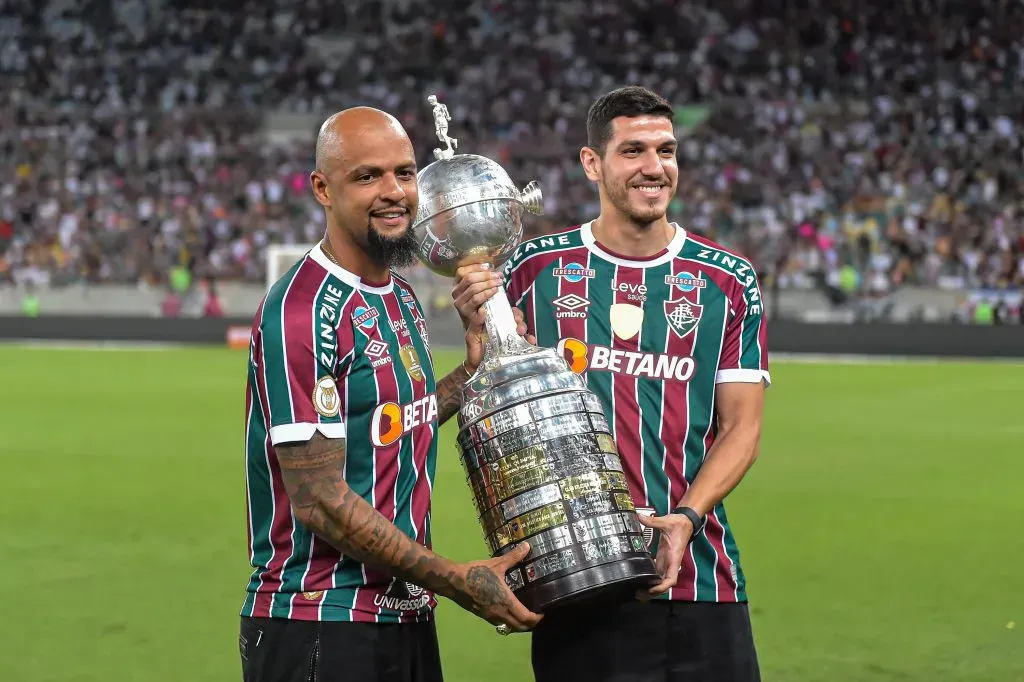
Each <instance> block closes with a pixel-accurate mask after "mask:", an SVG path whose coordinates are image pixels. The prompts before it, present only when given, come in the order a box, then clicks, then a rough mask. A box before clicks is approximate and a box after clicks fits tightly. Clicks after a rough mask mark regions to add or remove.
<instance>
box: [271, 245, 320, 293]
mask: <svg viewBox="0 0 1024 682" xmlns="http://www.w3.org/2000/svg"><path fill="white" fill-rule="evenodd" d="M314 246H315V244H270V245H268V246H267V281H266V288H267V290H268V291H269V290H270V287H272V286H273V285H274V282H276V281H277V280H279V279H281V277H282V276H284V273H286V272H288V269H289V268H291V267H292V266H293V265H295V264H296V263H298V262H299V261H300V260H302V257H303V256H305V255H306V254H307V253H309V250H310V249H312V248H313V247H314Z"/></svg>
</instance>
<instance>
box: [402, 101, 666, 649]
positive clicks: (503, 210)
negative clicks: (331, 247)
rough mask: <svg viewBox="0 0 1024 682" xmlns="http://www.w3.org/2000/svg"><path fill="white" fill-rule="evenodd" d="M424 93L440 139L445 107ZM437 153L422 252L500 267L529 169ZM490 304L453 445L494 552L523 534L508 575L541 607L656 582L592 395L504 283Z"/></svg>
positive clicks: (451, 262)
mask: <svg viewBox="0 0 1024 682" xmlns="http://www.w3.org/2000/svg"><path fill="white" fill-rule="evenodd" d="M427 101H428V102H430V104H431V105H432V106H433V107H434V110H433V111H434V116H435V121H436V125H437V131H438V137H439V138H440V139H441V141H442V142H447V141H448V140H450V139H451V138H448V137H447V133H446V132H445V131H446V130H447V123H448V115H447V108H445V107H444V105H443V104H440V103H437V98H436V97H435V96H433V95H431V96H430V98H428V100H427ZM439 112H443V115H442V114H439ZM442 120H443V122H444V125H443V127H442V125H441V121H442ZM435 155H436V156H437V160H436V161H434V162H433V163H431V164H430V165H429V166H427V167H426V168H424V169H423V170H421V171H420V172H419V176H418V179H419V187H420V199H419V207H418V210H417V214H416V220H415V222H414V223H413V228H412V229H413V232H414V234H415V236H416V239H417V240H418V242H419V250H418V254H419V257H420V260H422V262H423V263H424V264H425V265H426V266H427V267H428V268H429V269H430V270H432V271H433V272H435V273H437V274H440V275H442V276H445V277H453V276H454V274H455V270H456V269H457V268H458V267H459V266H461V265H463V264H467V263H486V264H488V265H489V266H491V267H495V268H497V267H502V266H503V265H504V263H505V262H506V261H507V260H508V259H509V258H511V256H512V254H513V252H514V251H515V249H516V248H517V247H518V246H519V243H520V241H521V239H522V234H523V225H522V216H523V214H524V211H529V212H530V213H534V214H539V213H540V212H541V205H542V204H541V192H540V189H539V188H538V186H537V183H535V182H531V183H529V184H528V185H527V186H526V187H525V188H524V189H523V190H522V191H520V190H519V189H517V188H516V186H515V185H514V184H513V182H512V180H511V178H510V177H509V175H508V174H507V173H506V172H505V170H504V169H503V168H502V167H501V166H500V165H498V164H497V163H495V162H494V161H492V160H491V159H488V158H485V157H482V156H478V155H475V154H454V153H453V152H452V151H451V145H449V149H448V150H447V151H444V152H442V151H441V150H435ZM484 313H485V320H486V326H487V342H486V346H485V352H484V359H483V362H481V363H480V367H479V368H478V369H477V371H476V373H475V374H474V375H473V376H472V377H470V379H469V381H467V382H466V385H465V386H464V387H463V402H462V408H461V410H460V411H459V415H458V424H459V434H458V446H459V450H460V453H461V459H462V464H463V467H464V469H465V472H466V475H467V477H468V482H469V486H470V488H471V489H472V491H473V498H474V501H475V503H476V509H477V512H478V513H479V515H480V517H479V520H480V525H481V527H482V529H483V533H484V538H485V540H486V542H487V544H488V546H489V547H490V550H491V552H492V556H498V555H503V554H505V553H507V552H509V551H511V550H512V548H513V547H515V546H516V544H517V543H519V542H521V541H524V540H525V541H528V542H529V544H530V553H529V554H528V555H527V557H526V559H524V560H523V561H522V562H520V563H519V564H517V565H516V566H515V567H513V569H512V570H510V571H509V572H508V573H507V574H506V576H505V581H506V583H507V584H508V585H509V587H510V588H511V589H512V591H513V592H514V593H515V594H516V596H517V598H518V599H519V600H520V601H521V602H522V603H523V604H524V605H525V606H526V607H527V608H529V609H531V610H533V611H535V612H538V613H539V612H543V611H545V610H549V609H551V608H554V607H557V606H558V605H560V604H564V603H567V602H569V601H576V600H581V599H592V598H595V597H597V596H598V595H599V594H600V593H605V592H609V591H622V592H623V593H628V594H632V593H633V592H634V591H635V590H636V589H638V588H642V587H647V586H649V585H652V584H655V583H657V582H658V581H659V578H658V573H657V570H656V569H655V566H654V560H653V558H652V557H651V554H650V552H649V551H648V549H647V545H646V543H645V542H644V538H643V527H642V526H641V525H640V523H639V521H638V520H637V515H636V510H635V508H634V506H633V502H632V500H631V498H630V494H629V490H628V488H627V485H626V479H625V476H624V474H623V472H622V464H621V461H620V459H619V455H618V451H617V449H616V447H615V442H614V441H613V439H612V435H611V431H610V429H609V426H608V422H607V419H606V417H605V415H604V412H603V410H602V407H601V403H600V401H599V400H598V398H597V396H596V395H594V394H593V393H591V392H590V390H589V389H588V388H587V384H586V381H585V379H584V378H583V377H582V376H581V375H578V374H576V373H575V372H573V371H572V370H571V369H570V367H569V365H568V363H567V362H566V361H565V360H564V359H563V358H562V357H561V356H560V355H559V354H558V353H557V352H556V351H555V350H554V349H551V348H537V347H534V346H531V345H530V344H529V343H527V342H526V340H525V339H523V338H522V337H521V336H519V334H518V333H517V332H516V322H515V318H514V317H513V315H512V307H511V305H510V304H509V301H508V298H507V297H506V296H505V295H504V293H503V292H499V293H498V294H497V295H495V296H494V297H493V298H491V299H490V300H489V301H487V302H486V303H485V304H484ZM499 631H500V630H499Z"/></svg>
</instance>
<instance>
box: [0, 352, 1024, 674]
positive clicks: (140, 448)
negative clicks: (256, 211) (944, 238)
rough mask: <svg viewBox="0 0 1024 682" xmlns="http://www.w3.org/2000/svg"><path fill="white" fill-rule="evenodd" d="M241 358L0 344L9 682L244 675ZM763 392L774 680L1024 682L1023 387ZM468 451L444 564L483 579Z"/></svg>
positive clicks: (760, 513) (484, 635)
mask: <svg viewBox="0 0 1024 682" xmlns="http://www.w3.org/2000/svg"><path fill="white" fill-rule="evenodd" d="M458 360H459V358H458V357H457V356H455V355H454V354H451V353H439V354H438V356H437V364H438V365H439V371H441V372H444V371H447V370H448V369H449V368H450V367H452V366H454V364H455V363H456V362H457V361H458ZM245 362H246V357H245V354H244V352H232V351H227V350H220V349H189V350H159V351H155V350H154V351H142V350H134V351H129V350H119V351H110V352H98V351H87V350H52V349H31V350H30V349H25V348H17V347H11V346H4V347H0V368H2V373H0V376H2V390H0V413H2V414H3V424H4V428H3V440H2V441H0V455H2V461H3V473H2V475H0V499H2V500H3V503H2V506H0V509H2V512H0V514H2V516H0V556H2V557H3V563H4V569H3V577H4V580H3V581H2V582H0V604H2V613H3V615H4V617H3V618H2V619H0V680H4V681H7V680H10V681H14V682H49V681H60V682H66V681H67V682H70V681H72V680H74V681H76V682H101V681H102V682H121V681H126V682H127V681H138V682H172V681H173V682H184V681H188V682H227V681H230V680H238V679H240V675H239V660H238V646H237V636H238V615H237V614H238V611H239V608H240V607H241V603H242V590H243V588H244V585H245V584H246V580H247V577H248V574H249V566H248V561H247V555H246V532H245V508H244V501H245V491H244V471H243V452H242V435H243V428H242V427H243V411H244V410H243V406H244V395H243V392H244V382H245ZM772 375H773V379H774V381H775V385H774V386H773V387H772V389H771V390H770V391H769V395H768V403H767V404H768V408H767V415H766V424H765V431H764V440H763V448H762V452H761V458H760V460H759V461H758V462H757V464H756V465H755V468H754V470H753V471H752V472H751V473H750V474H749V476H748V478H747V479H746V481H745V482H744V483H743V484H742V485H741V486H740V488H739V489H738V490H737V491H736V492H735V493H734V494H733V496H732V498H731V499H730V502H729V518H730V521H732V523H733V527H734V529H735V531H736V534H737V538H738V542H739V546H740V551H741V555H742V560H743V562H744V565H745V567H746V572H747V576H748V579H749V592H750V595H751V606H752V612H753V618H754V628H755V635H756V637H757V642H758V647H759V652H760V656H761V661H762V669H763V672H764V675H763V677H764V680H765V682H789V681H792V682H818V681H821V682H826V681H827V682H866V681H874V680H880V681H881V680H885V681H889V680H892V681H901V682H902V681H909V680H915V681H921V682H945V681H953V680H957V681H960V680H963V681H967V680H970V681H978V682H1021V681H1024V589H1022V588H1021V584H1020V582H1019V575H1020V572H1021V566H1022V564H1024V532H1022V530H1021V525H1022V522H1024V365H994V364H992V365H989V364H908V365H898V364H857V365H826V364H783V363H774V364H773V366H772ZM454 435H455V423H454V420H453V421H452V422H450V423H449V424H448V425H447V426H446V427H445V428H444V429H443V430H442V434H441V448H440V453H439V465H438V480H437V485H436V487H435V500H434V523H435V543H436V548H437V550H438V551H440V552H441V553H443V554H445V555H448V556H451V557H452V558H455V559H463V560H468V559H474V558H482V557H483V556H484V552H485V548H484V543H483V540H482V537H481V533H480V530H479V526H478V525H477V521H476V519H475V518H474V515H473V512H472V503H471V499H470V492H469V490H468V488H467V486H466V484H465V482H464V479H463V475H462V470H461V466H460V465H459V462H458V461H457V451H456V449H455V447H454V443H453V440H454ZM438 622H439V629H440V636H441V646H442V655H443V659H444V664H445V672H446V679H447V680H448V681H449V682H476V681H486V682H520V681H524V682H525V681H527V680H531V679H532V676H531V674H530V672H529V648H528V647H529V639H528V638H527V637H526V636H513V637H508V638H502V637H500V636H498V635H497V634H495V632H494V629H493V628H492V627H491V626H489V625H488V624H486V623H485V622H483V621H480V620H477V619H476V618H474V617H473V616H470V615H469V614H467V613H465V612H462V611H461V610H460V609H459V608H458V607H457V606H454V605H453V604H451V603H450V602H446V601H443V602H442V606H441V607H440V610H439V615H438Z"/></svg>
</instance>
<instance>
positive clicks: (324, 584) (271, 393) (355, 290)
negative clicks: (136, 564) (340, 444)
mask: <svg viewBox="0 0 1024 682" xmlns="http://www.w3.org/2000/svg"><path fill="white" fill-rule="evenodd" d="M428 343H429V342H428V338H427V332H426V323H425V320H424V316H423V309H422V308H421V307H420V304H419V301H418V300H417V299H416V297H415V295H414V294H413V291H412V287H410V286H409V284H408V282H406V281H404V280H403V279H401V278H400V277H398V275H395V274H392V276H391V277H390V279H389V280H388V281H387V282H382V283H376V284H375V283H370V282H366V281H363V280H360V279H359V278H358V277H357V276H356V275H354V274H352V273H350V272H348V271H346V270H343V269H342V268H340V267H339V266H338V265H336V264H335V263H333V262H331V261H330V260H329V259H328V258H327V257H326V256H325V255H324V253H323V251H322V250H321V248H320V246H319V245H317V246H316V247H314V248H313V249H312V250H311V251H310V252H309V253H308V254H307V255H306V256H305V257H304V258H303V259H302V260H301V261H299V262H298V263H297V264H296V265H295V266H294V267H292V268H291V270H289V271H288V273H287V274H285V275H284V276H283V277H282V278H281V279H280V280H279V281H278V282H276V283H275V284H274V285H273V286H272V287H271V289H270V291H269V292H268V293H267V295H266V297H265V298H264V300H263V302H262V303H261V304H260V307H259V310H258V311H257V313H256V318H255V321H254V323H253V328H252V339H251V343H250V349H249V374H248V380H247V382H246V384H247V385H246V401H245V402H246V427H245V452H246V478H245V480H246V500H247V511H248V514H247V519H248V540H249V559H250V563H251V564H252V566H253V569H254V570H253V572H252V575H251V577H250V580H249V584H248V588H247V593H246V598H245V602H244V604H243V606H242V615H243V616H258V617H277V618H293V619H298V620H331V621H363V622H367V621H368V622H382V623H395V622H414V621H423V620H429V619H431V618H432V617H433V609H434V607H435V606H436V600H435V597H434V595H433V594H432V593H430V592H429V591H427V590H424V589H422V588H420V587H418V586H416V585H412V584H408V583H406V582H405V581H401V580H395V579H393V578H392V576H390V575H389V574H387V573H386V572H382V571H380V570H374V569H372V568H369V567H367V566H365V565H363V564H362V563H360V562H359V561H357V560H355V559H353V558H350V557H347V556H344V555H343V554H341V553H340V552H339V551H338V550H337V549H335V548H334V547H333V546H331V545H330V544H328V543H327V542H325V541H324V540H323V539H322V538H320V537H318V536H316V535H314V534H313V533H312V532H310V530H309V529H308V528H306V527H304V526H303V525H302V524H301V523H300V522H299V521H297V520H296V518H295V516H294V515H293V513H292V508H291V505H290V504H289V500H288V496H287V493H286V492H285V489H284V485H283V483H282V479H281V470H280V466H279V464H278V461H277V454H276V450H275V446H277V445H279V444H281V443H284V442H295V441H300V442H301V441H306V440H308V439H309V438H310V437H311V436H313V434H314V433H316V432H317V431H319V432H320V433H322V434H323V435H324V436H326V437H328V438H344V439H345V440H346V450H347V456H346V461H345V480H346V482H347V483H348V485H349V486H351V488H352V490H354V491H355V492H356V493H358V494H359V495H361V496H362V497H363V498H364V499H365V500H366V501H367V502H369V503H370V504H371V505H373V507H374V508H376V509H377V511H379V512H380V513H381V514H383V515H384V517H385V518H387V519H388V520H389V521H392V522H393V523H394V524H395V526H397V527H398V528H399V529H400V530H402V531H403V532H404V533H406V534H407V535H408V536H409V537H411V538H414V539H415V540H416V541H417V542H420V543H422V544H423V545H425V546H427V547H429V546H430V544H431V539H430V499H431V490H432V487H433V481H434V469H435V462H436V455H437V446H436V435H437V398H436V394H435V389H436V387H435V382H434V368H433V364H432V361H431V357H430V349H429V346H428Z"/></svg>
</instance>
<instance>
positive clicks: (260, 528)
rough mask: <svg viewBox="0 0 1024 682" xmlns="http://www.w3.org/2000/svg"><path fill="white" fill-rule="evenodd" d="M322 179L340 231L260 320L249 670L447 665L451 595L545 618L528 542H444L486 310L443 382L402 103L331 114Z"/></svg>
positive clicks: (333, 678)
mask: <svg viewBox="0 0 1024 682" xmlns="http://www.w3.org/2000/svg"><path fill="white" fill-rule="evenodd" d="M310 181H311V184H312V190H313V194H314V196H315V197H316V199H317V201H319V202H320V204H321V205H322V206H323V208H324V214H325V218H326V223H327V229H326V233H325V235H324V238H323V241H321V242H320V243H319V244H318V245H317V246H315V247H314V248H313V249H312V250H311V251H310V252H309V253H308V254H307V255H306V256H305V257H304V258H303V259H302V260H301V261H300V262H299V263H297V264H296V265H295V266H294V267H293V268H291V270H290V271H289V272H288V273H286V274H285V275H284V276H283V277H282V278H281V279H280V280H279V281H278V282H276V283H275V284H274V285H273V286H272V287H271V289H270V291H269V292H268V293H267V295H266V297H265V299H264V300H263V302H262V303H261V305H260V307H259V310H258V311H257V313H256V318H255V321H254V324H253V330H252V342H251V345H250V358H249V373H248V381H247V390H246V413H247V414H246V418H247V420H246V432H245V444H246V453H247V457H246V493H247V495H246V497H247V501H248V510H247V511H248V521H249V529H248V530H249V532H248V539H249V553H250V561H251V563H252V565H253V567H254V568H255V570H254V571H253V573H252V576H251V579H250V581H249V585H248V591H247V596H246V599H245V602H244V605H243V607H242V612H241V616H242V618H241V629H240V637H239V646H240V652H241V658H242V669H243V679H244V680H245V681H246V682H292V681H294V682H300V681H302V682H305V681H306V680H318V681H319V682H340V681H341V680H346V681H348V680H367V681H378V682H391V681H394V682H420V681H433V680H441V679H442V677H441V668H440V657H439V652H438V645H437V637H436V634H435V629H434V623H433V612H434V607H435V605H436V595H441V596H444V597H448V598H450V599H452V600H453V601H455V602H457V603H458V604H459V605H460V606H462V607H463V608H465V609H467V610H469V611H471V612H473V613H475V614H476V615H478V616H480V617H481V618H484V619H486V620H488V621H489V622H491V623H492V624H495V625H498V624H505V625H508V626H509V627H510V628H511V629H512V630H514V631H523V630H528V629H530V628H531V627H533V626H534V625H536V623H537V622H538V621H539V616H537V615H536V614H533V613H531V612H530V611H529V610H527V609H526V608H525V607H524V606H523V605H522V604H521V603H519V602H518V600H516V598H515V597H514V595H513V594H512V592H511V591H510V590H509V589H508V587H507V586H506V585H505V583H504V580H503V577H504V574H505V571H506V570H507V569H508V568H509V567H510V566H511V564H512V563H514V562H515V561H518V560H520V559H522V558H523V556H525V552H518V553H517V555H516V556H515V557H512V556H510V557H508V558H500V559H495V560H490V561H479V562H473V563H469V564H457V563H454V562H452V561H450V560H448V559H445V558H443V557H441V556H439V555H437V554H435V553H434V552H433V551H431V549H430V546H431V535H430V521H431V519H430V504H431V493H432V487H433V479H434V467H435V459H436V452H437V432H438V428H439V426H440V424H442V423H444V422H445V420H447V419H449V418H450V417H451V416H452V415H453V414H454V413H455V412H456V411H457V409H458V407H459V403H460V399H461V386H462V384H463V383H464V382H465V381H466V380H467V379H468V377H469V376H470V373H471V372H472V371H474V369H475V366H476V364H477V363H479V362H480V360H481V358H482V355H483V346H482V343H481V333H482V332H481V330H482V324H481V322H482V319H477V320H475V321H474V324H473V325H472V328H471V329H470V330H469V332H468V333H467V335H466V341H467V351H466V360H465V362H464V363H463V365H462V366H461V367H460V368H458V369H456V370H455V371H453V372H452V373H451V374H449V375H448V376H446V377H444V378H443V379H441V380H440V381H438V382H436V384H435V378H434V368H433V363H432V361H431V356H430V349H429V344H428V338H427V330H426V325H425V322H424V318H423V309H422V308H421V306H420V303H419V301H418V300H417V298H416V296H415V295H414V293H413V290H412V287H410V286H409V283H408V282H406V281H405V280H404V279H402V278H401V277H399V276H398V275H397V274H396V273H395V272H393V268H396V267H400V266H403V265H407V264H409V263H411V262H412V260H413V258H414V257H415V241H414V240H413V237H412V234H411V229H410V226H411V221H412V218H413V215H414V212H415V210H416V206H417V198H418V194H417V185H416V163H415V156H414V154H413V148H412V144H411V143H410V141H409V138H408V137H407V136H406V133H405V131H404V130H403V129H402V127H401V125H400V124H399V122H398V121H397V120H395V119H394V118H393V117H392V116H390V115H388V114H386V113H384V112H381V111H378V110H376V109H370V108H363V107H360V108H355V109H348V110H346V111H343V112H340V113H338V114H335V115H334V116H332V117H331V118H329V119H328V120H327V121H326V122H325V123H324V125H323V126H322V128H321V130H320V135H319V137H318V140H317V148H316V170H315V171H313V172H312V174H311V176H310ZM525 331H526V329H525V325H522V326H521V332H523V333H525Z"/></svg>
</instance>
